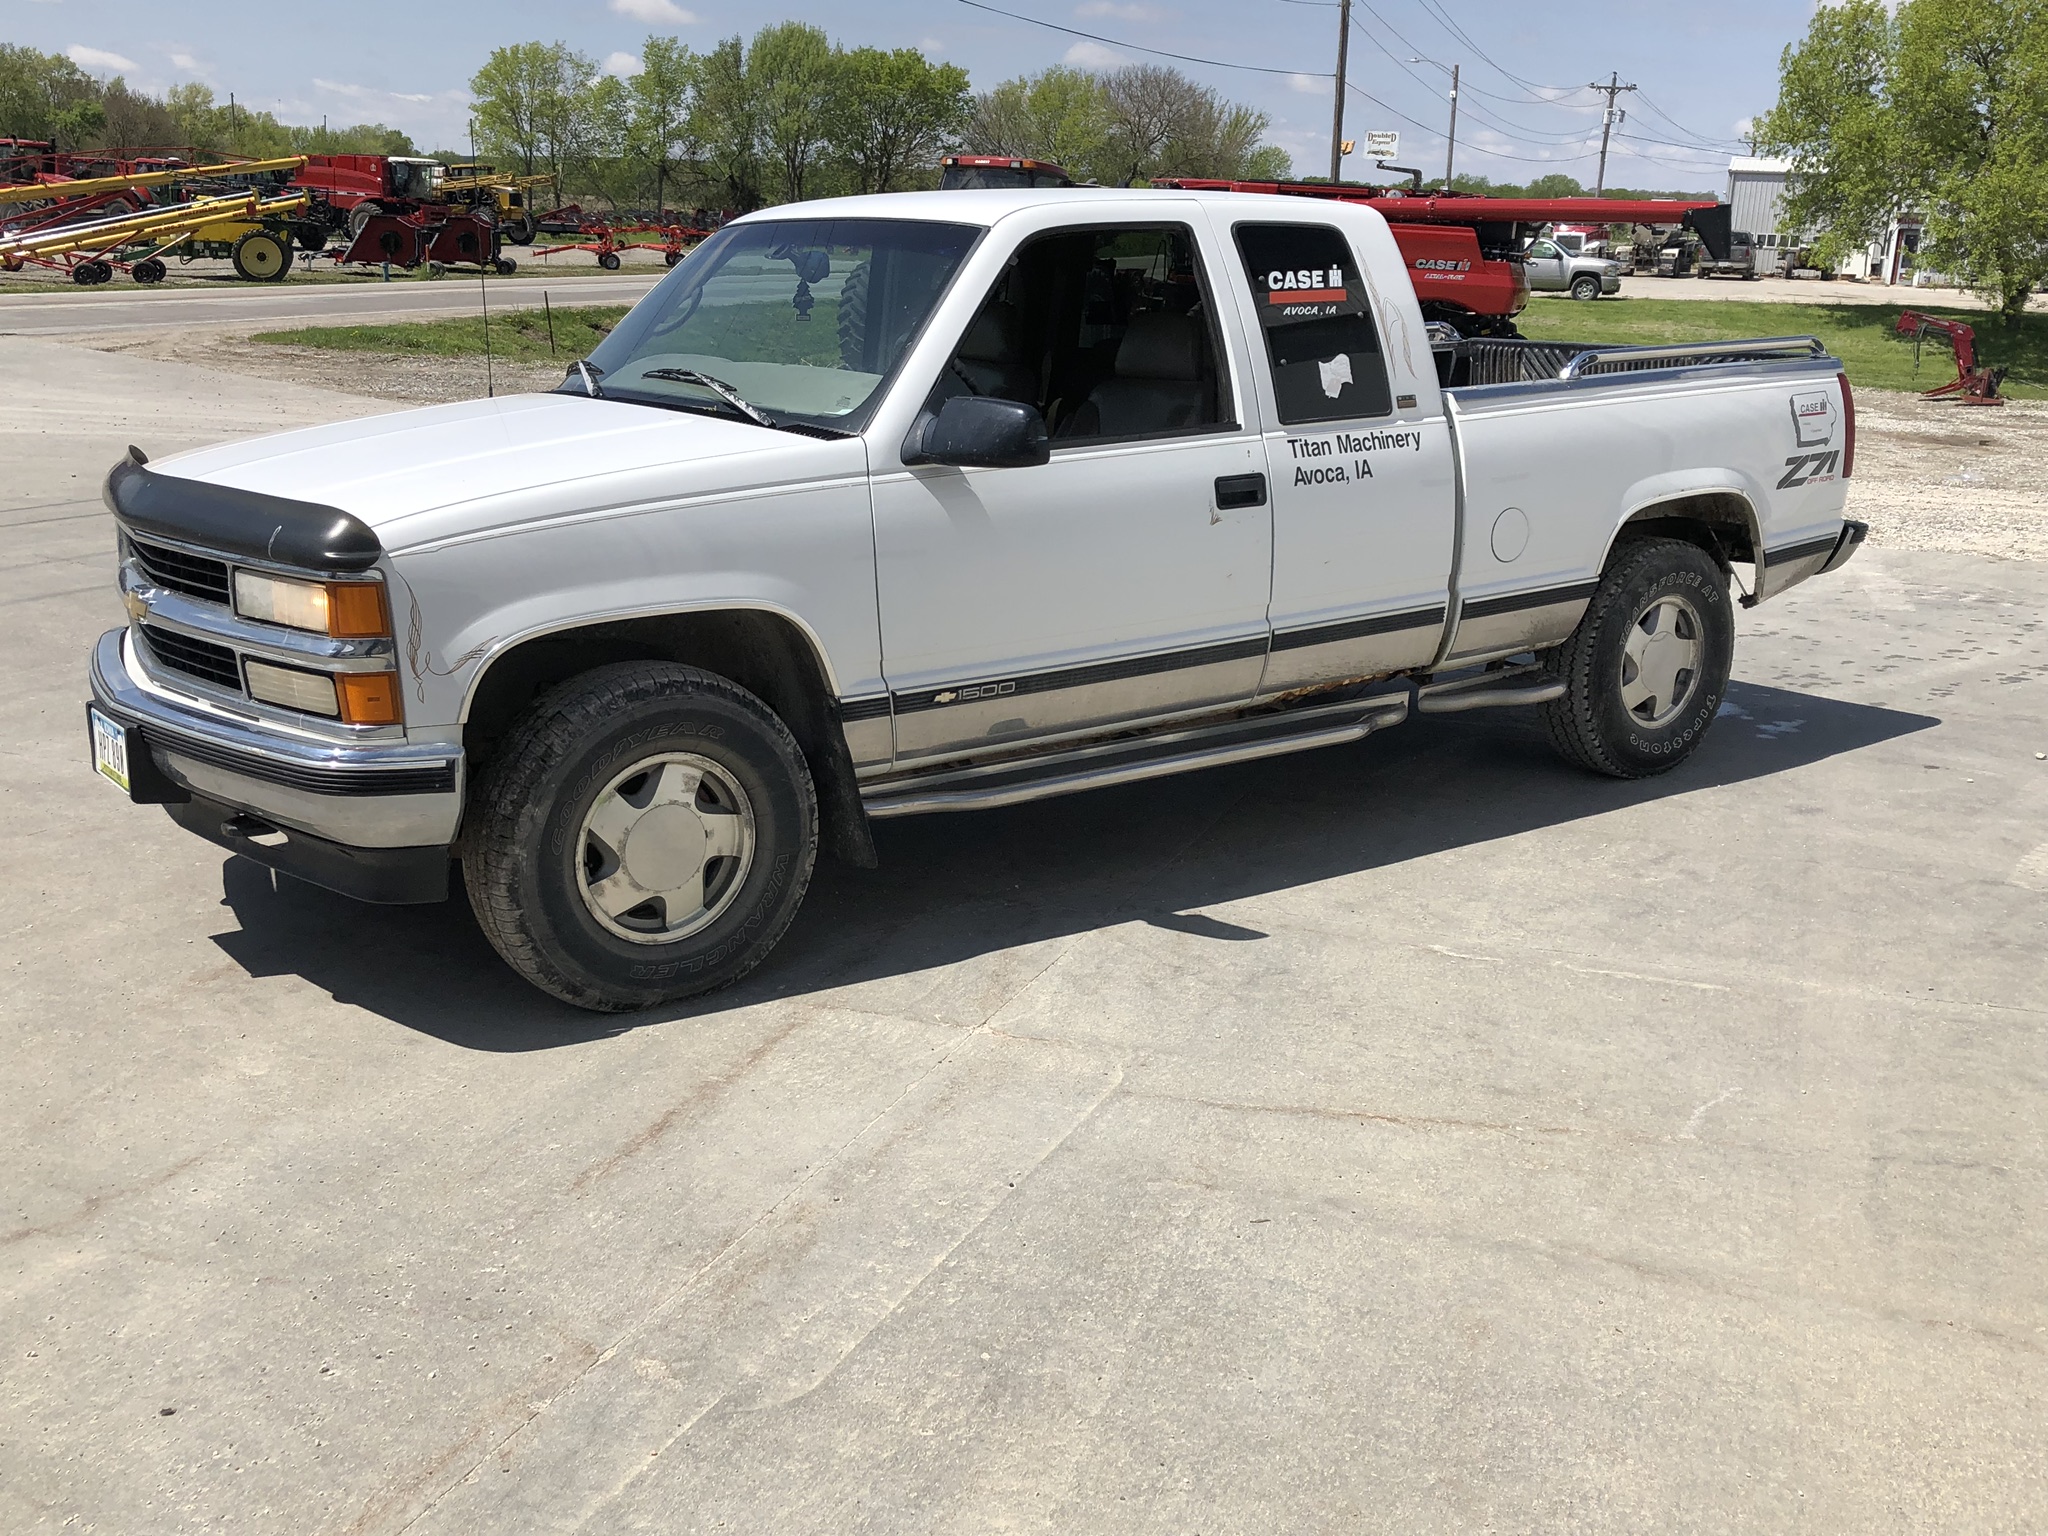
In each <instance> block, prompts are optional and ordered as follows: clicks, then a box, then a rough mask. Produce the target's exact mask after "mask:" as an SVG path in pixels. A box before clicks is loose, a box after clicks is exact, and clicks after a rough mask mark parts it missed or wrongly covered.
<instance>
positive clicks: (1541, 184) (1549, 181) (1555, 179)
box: [1519, 171, 1593, 197]
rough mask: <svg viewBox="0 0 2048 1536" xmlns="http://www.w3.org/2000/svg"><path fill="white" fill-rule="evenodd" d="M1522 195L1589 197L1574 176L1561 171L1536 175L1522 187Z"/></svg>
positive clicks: (1589, 194)
mask: <svg viewBox="0 0 2048 1536" xmlns="http://www.w3.org/2000/svg"><path fill="white" fill-rule="evenodd" d="M1519 195H1520V196H1522V197H1591V196H1592V195H1593V194H1592V193H1590V192H1588V191H1587V190H1586V189H1585V187H1584V185H1582V184H1581V183H1580V181H1579V179H1578V178H1577V177H1576V176H1567V175H1565V174H1564V172H1562V171H1552V172H1550V173H1549V174H1548V175H1547V176H1538V177H1537V178H1536V179H1535V180H1534V181H1532V182H1530V183H1529V185H1528V186H1526V187H1524V188H1522V190H1521V192H1520V194H1519Z"/></svg>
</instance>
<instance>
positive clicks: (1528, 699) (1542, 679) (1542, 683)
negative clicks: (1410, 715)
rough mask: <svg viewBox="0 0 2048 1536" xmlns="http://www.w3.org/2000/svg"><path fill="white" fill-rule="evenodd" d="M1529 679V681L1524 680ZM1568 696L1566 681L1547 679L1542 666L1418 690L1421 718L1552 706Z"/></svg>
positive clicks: (1490, 673) (1427, 685) (1493, 673)
mask: <svg viewBox="0 0 2048 1536" xmlns="http://www.w3.org/2000/svg"><path fill="white" fill-rule="evenodd" d="M1523 679H1527V681H1523ZM1563 697H1564V679H1563V678H1561V677H1547V676H1545V675H1544V672H1543V669H1542V668H1541V667H1527V666H1525V667H1511V668H1508V669H1506V670H1504V671H1495V672H1482V673H1480V674H1479V675H1478V676H1477V677H1455V678H1452V679H1451V680H1450V681H1449V682H1444V683H1424V684H1423V685H1422V686H1421V687H1419V688H1417V689H1416V690H1415V712H1416V713H1417V714H1418V715H1457V714H1463V713H1464V712H1465V711H1466V710H1468V709H1497V708H1500V707H1503V706H1508V705H1516V704H1548V703H1549V702H1550V701H1551V700H1552V699H1561V698H1563Z"/></svg>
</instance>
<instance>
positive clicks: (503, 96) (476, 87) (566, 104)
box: [469, 42, 598, 177]
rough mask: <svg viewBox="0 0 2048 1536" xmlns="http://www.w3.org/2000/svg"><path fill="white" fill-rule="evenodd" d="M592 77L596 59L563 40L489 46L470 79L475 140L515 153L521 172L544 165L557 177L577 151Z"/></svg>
mask: <svg viewBox="0 0 2048 1536" xmlns="http://www.w3.org/2000/svg"><path fill="white" fill-rule="evenodd" d="M597 77H598V70H597V61H596V60H595V59H593V58H591V57H590V56H589V55H587V54H582V53H578V52H577V51H576V50H575V49H573V48H571V47H570V46H569V45H568V44H567V43H559V42H558V43H515V44H513V45H512V46H510V47H508V48H494V49H492V50H491V56H490V57H489V58H488V59H486V60H485V61H484V66H483V68H482V69H479V70H478V71H477V72H476V74H475V75H473V76H472V77H471V78H470V82H469V89H470V94H471V95H473V96H474V97H475V98H476V133H477V139H478V142H479V144H480V145H482V146H487V147H488V148H489V149H490V151H491V153H492V154H493V155H497V156H505V157H513V158H517V160H518V161H519V166H520V170H521V171H522V172H523V173H524V174H526V175H533V174H535V173H537V172H542V171H545V172H549V173H552V174H553V175H555V176H558V177H559V176H560V175H561V174H562V170H563V166H564V164H565V163H566V162H567V161H568V160H570V159H571V158H573V157H574V156H575V155H576V154H577V153H578V152H579V146H580V144H581V142H582V139H583V136H584V133H585V124H584V122H583V118H582V114H583V113H584V111H585V110H586V109H587V108H588V106H589V102H590V90H591V87H592V85H593V84H594V82H595V81H596V80H597Z"/></svg>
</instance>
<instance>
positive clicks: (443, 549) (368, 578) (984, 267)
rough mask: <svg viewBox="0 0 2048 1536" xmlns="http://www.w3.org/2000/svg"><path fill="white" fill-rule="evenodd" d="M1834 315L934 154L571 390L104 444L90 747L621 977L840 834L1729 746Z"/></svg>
mask: <svg viewBox="0 0 2048 1536" xmlns="http://www.w3.org/2000/svg"><path fill="white" fill-rule="evenodd" d="M1854 452H1855V418H1854V411H1853V406H1852V404H1851V400H1850V395H1849V390H1848V386H1847V382H1846V380H1845V379H1844V378H1843V377H1842V375H1841V372H1840V368H1839V365H1838V364H1837V363H1836V362H1834V361H1833V360H1832V359H1830V358H1828V357H1827V356H1826V355H1825V354H1824V352H1823V350H1822V349H1821V348H1820V347H1819V346H1818V344H1816V343H1813V342H1811V341H1810V340H1808V339H1805V338H1796V339H1793V340H1789V341H1788V340H1772V341H1762V342H1751V343H1741V344H1735V345H1728V344H1722V345H1708V346H1699V347H1667V348H1652V349H1640V348H1639V349H1609V350H1597V349H1583V348H1560V347H1557V346H1556V345H1554V344H1543V343H1524V342H1509V341H1484V342H1454V341H1453V340H1452V339H1450V338H1447V337H1442V336H1440V335H1435V334H1432V333H1431V332H1429V331H1428V330H1426V329H1425V326H1424V323H1423V320H1422V316H1421V313H1420V311H1419V310H1418V308H1417V304H1416V298H1415V294H1414V291H1413V290H1412V288H1411V287H1410V285H1409V280H1408V277H1407V275H1406V273H1405V271H1404V269H1403V265H1402V260H1401V256H1400V253H1399V251H1398V250H1397V249H1396V248H1395V245H1394V242H1393V240H1392V238H1391V237H1390V236H1389V234H1388V231H1387V226H1386V224H1385V223H1384V222H1383V221H1382V219H1381V218H1380V216H1379V215H1378V214H1376V213H1373V212H1371V211H1370V210H1367V209H1362V208H1357V207H1351V206H1347V205H1343V204H1337V203H1328V204H1316V203H1310V202H1307V201H1306V200H1304V199H1302V198H1298V197H1258V196H1246V195H1242V194H1233V193H1185V192H1166V191H1149V192H1147V191H1120V190H1093V189H1038V190H1031V191H1017V192H993V191H991V192H940V193H929V194H910V195H898V196H888V197H875V198H854V199H846V200H841V201H834V202H825V203H813V204H804V205H798V206H792V207H783V208H776V209H771V210H769V211H767V212H764V213H760V214H755V215H752V216H750V217H748V218H745V219H741V220H739V221H737V222H735V223H733V224H731V225H728V226H727V227H726V228H725V229H723V230H721V231H720V232H719V233H718V234H717V235H715V236H713V237H712V238H711V239H709V240H707V241H706V242H705V243H704V244H703V245H702V246H701V247H699V248H698V250H697V251H696V252H695V253H694V254H692V255H691V256H690V257H689V258H688V259H687V260H686V261H684V262H683V263H682V264H681V265H680V266H679V267H678V268H677V269H676V270H675V271H674V272H672V273H671V274H670V275H669V276H668V277H667V278H666V280H664V281H663V282H662V283H661V284H660V285H659V286H658V287H656V288H655V289H654V290H653V291H652V292H651V293H650V294H649V295H648V296H647V297H646V298H645V299H643V300H642V301H641V302H640V303H639V305H637V306H636V307H635V308H634V309H633V311H632V312H631V313H630V314H629V315H628V316H626V318H625V319H624V320H623V321H621V322H620V324H619V325H618V327H617V328H616V329H615V330H614V331H613V332H612V333H611V334H610V336H609V337H608V338H607V339H606V340H605V341H604V342H603V344H602V345H600V346H599V347H598V349H597V350H596V352H595V353H593V354H592V355H591V357H590V358H589V359H588V360H587V362H584V363H578V364H576V365H573V366H572V367H571V368H570V369H569V371H568V377H567V379H566V380H565V382H564V384H563V385H562V387H561V388H560V389H558V390H556V391H554V392H553V393H549V394H537V395H520V396H514V397H508V398H500V399H496V400H474V401H470V402H468V403H466V404H460V405H449V406H438V407H433V408H430V409H425V410H414V411H405V412H400V413H397V414H394V415H388V416H382V417H375V418H371V419H367V420H359V421H349V422H343V423H339V424H336V425H333V426H327V427H319V428H314V429H311V430H306V431H297V432H290V433H286V434H283V435H281V436H275V437H268V438H260V439H255V440H252V441H247V442H241V443H235V444H232V445H229V446H225V447H219V448H212V449H206V450H203V451H200V452H195V453H188V454H184V455H182V456H179V457H177V458H174V459H166V460H164V461H162V462H159V463H150V462H148V461H147V459H146V458H145V456H144V455H143V454H142V453H141V452H140V451H131V453H130V455H129V457H128V458H127V459H126V460H124V461H123V462H122V463H121V464H119V465H117V466H116V467H115V469H114V470H113V472H112V474H111V475H110V477H109V479H108V482H107V492H106V499H107V502H108V505H109V506H110V507H111V508H112V510H113V513H114V517H115V520H116V525H117V528H118V533H119V543H120V587H121V593H122V597H123V599H124V601H125V603H126V605H127V610H128V616H129V619H130V622H129V624H128V625H127V626H126V627H125V628H122V629H117V630H114V631H112V632H111V633H109V634H107V635H106V636H104V637H103V638H102V639H101V641H100V642H99V646H98V648H97V650H96V652H95V654H94V656H93V659H92V668H91V677H92V694H93V698H92V702H91V705H90V709H89V727H90V734H91V742H92V751H93V755H94V760H95V764H96V766H97V767H98V769H99V770H100V771H101V772H102V773H104V774H106V775H107V776H108V777H110V778H112V779H113V780H114V781H115V782H116V783H117V784H120V785H121V786H122V787H123V788H125V789H126V790H127V792H128V795H129V798H130V799H132V800H134V801H137V802H141V803H146V804H149V803H153V804H162V805H165V806H166V807H167V808H168V810H169V812H170V814H171V815H172V816H173V817H174V818H175V819H176V820H177V821H178V822H179V823H181V824H182V825H183V826H185V827H187V828H188V829H190V830H191V831H193V832H195V833H198V834H199V835H200V836H202V837H205V838H208V839H210V840H212V841H213V842H215V843H217V844H220V845H222V846H224V847H227V848H230V849H233V850H234V851H236V852H238V853H241V854H244V855H246V856H247V857H249V858H252V859H256V860H260V861H262V862H263V863H265V864H267V865H270V866H271V867H273V868H275V869H277V870H280V871H283V872H286V873H289V874H291V875H294V876H297V877H298V878H301V879H304V880H309V881H312V882H314V883H317V884H320V885H324V886H327V887H329V888H331V889H334V890H337V891H341V892H344V893H347V894H349V895H353V896H357V897H360V898H362V899H365V900H369V901H382V902H419V901H434V900H440V899H443V898H445V897H446V895H447V893H448V889H449V875H450V866H451V863H453V862H459V863H460V866H461V873H462V881H463V884H464V885H465V886H466V888H467V890H468V894H469V899H470V901H471V903H472V905H473V906H474V908H475V911H476V915H477V919H478V921H479V922H480V923H481V925H482V927H483V930H484V932H485V933H486V934H487V935H488V936H489V937H490V940H491V942H492V943H493V944H494V945H495V946H496V947H497V949H498V950H499V952H500V953H501V954H502V955H503V956H504V957H505V959H506V960H507V961H508V962H510V964H511V965H512V966H513V967H514V968H515V969H516V970H518V971H519V972H520V973H521V974H522V975H524V976H525V977H527V978H528V979H529V980H530V981H532V982H533V983H534V984H535V985H537V986H539V987H541V988H543V989H544V990H546V991H547V992H549V993H552V994H553V995H555V996H556V997H559V998H562V999H565V1000H567V1001H568V1002H571V1003H575V1004H578V1005H581V1006H584V1007H588V1008H598V1009H626V1008H636V1007H642V1006H648V1005H652V1004H655V1003H658V1002H662V1001H665V1000H669V999H674V998H678V997H682V996H687V995H690V994H693V993H698V992H703V991H706V990H709V989H711V988H714V987H718V986H722V985H724V984H726V983H729V982H731V981H733V980H734V979H735V978H737V977H739V976H741V975H743V974H745V973H746V972H747V971H748V970H749V969H751V968H752V967H753V966H754V965H756V964H758V963H759V962H760V961H761V959H762V958H763V957H764V956H765V955H766V954H767V953H768V951H769V950H770V949H771V948H772V947H773V946H774V945H775V943H776V941H777V940H778V939H779V938H780V937H781V936H782V934H783V932H784V930H785V929H786V928H787V927H788V925H789V923H790V921H791V919H792V917H793V916H794V914H795V912H796V909H797V906H798V903H799V902H800V901H801V900H802V898H803V894H804V890H805V887H806V885H807V883H808V881H809V879H810V874H811V868H812V862H813V858H814V856H815V853H816V850H817V848H818V845H819V843H820V841H821V839H822V841H823V842H824V844H825V846H826V848H827V849H828V850H829V851H833V852H836V853H838V854H840V855H841V856H843V857H846V858H849V859H852V860H855V861H858V862H865V863H872V862H873V859H874V852H873V845H872V842H871V839H870V831H869V823H870V822H871V821H872V820H873V819H874V818H877V817H888V816H904V815H912V814H917V813H921V812H935V811H960V810H974V809H977V808H982V807H990V806H1001V805H1009V804H1014V803H1017V802H1020V801H1025V800H1031V799H1035V798H1039V797H1042V796H1048V795H1056V794H1063V793H1068V792H1073V791H1078V790H1087V789H1091V788H1095V787H1097V786H1101V785H1108V784H1118V783H1127V782H1130V781H1134V780H1139V779H1145V778H1150V777H1156V776H1160V775H1164V774H1170V773H1177V772H1181V771H1185V770H1190V769H1199V768H1202V767H1205V766H1208V765H1211V764H1217V763H1227V762H1240V761H1244V760H1247V759H1253V758H1260V757H1268V756H1273V755H1276V754H1280V753H1285V752H1292V751H1297V750H1300V749H1303V748H1309V747H1316V746H1322V745H1326V744H1330V743H1336V742H1346V741H1353V740H1356V739H1358V738H1360V737H1363V736H1365V735H1367V734H1368V733H1370V732H1373V731H1377V730H1380V729H1383V728H1385V727H1388V726H1391V725H1394V724H1396V723H1398V722H1400V721H1401V720H1403V719H1405V718H1406V717H1407V716H1408V715H1409V714H1411V713H1423V714H1428V713H1434V712H1442V711H1450V710H1462V709H1471V708H1478V707H1481V706H1490V705H1523V706H1532V707H1535V708H1538V709H1540V710H1541V711H1542V712H1543V715H1544V717H1545V719H1546V720H1547V722H1548V728H1549V732H1550V735H1551V737H1552V739H1553V740H1554V741H1555V742H1556V744H1557V746H1558V748H1559V749H1560V750H1561V751H1562V752H1563V753H1564V754H1565V755H1566V756H1567V757H1568V758H1570V759H1571V760H1573V761H1574V762H1577V763H1580V764H1583V765H1584V766H1586V767H1587V768H1590V769H1593V770H1595V771H1598V772H1602V773H1607V774H1614V775H1619V776H1623V777H1630V776H1636V775H1642V774H1650V773H1657V772H1661V771H1663V770H1665V769H1668V768H1670V767H1672V766H1673V765H1675V764H1677V763H1678V762H1680V761H1682V760H1683V759H1684V758H1685V757H1686V756H1687V755H1688V754H1690V753H1691V752H1692V751H1693V750H1694V749H1695V748H1697V747H1698V746H1699V744H1700V741H1701V738H1702V737H1703V736H1704V735H1705V733H1706V731H1707V729H1708V727H1709V726H1710V725H1711V724H1712V722H1713V719H1714V716H1715V713H1716V710H1717V709H1718V707H1719V705H1720V702H1721V696H1722V692H1723V689H1724V687H1725V685H1726V683H1727V679H1728V675H1729V666H1730V661H1731V656H1732V649H1733V625H1732V614H1731V611H1730V588H1731V585H1733V586H1735V587H1736V588H1737V590H1738V591H1739V592H1740V593H1741V595H1742V597H1743V600H1744V601H1745V602H1755V601H1759V600H1761V599H1764V598H1768V597H1774V596H1776V595H1777V594H1779V593H1781V592H1783V591H1784V590H1785V589H1786V588H1788V587H1790V586H1792V585H1794V584H1795V583H1797V582H1799V581H1803V580H1804V579H1805V578H1807V577H1809V576H1812V575H1814V574H1815V573H1817V572H1820V571H1825V570H1830V569H1832V568H1833V567H1835V566H1837V565H1839V564H1841V563H1842V562H1843V561H1844V560H1846V559H1847V558H1848V557H1849V556H1850V555H1851V554H1852V553H1853V552H1854V550H1855V549H1856V547H1857V545H1858V543H1859V542H1860V541H1861V539H1862V537H1863V533H1864V529H1863V527H1862V525H1860V524H1857V523H1854V522H1846V521H1845V520H1844V519H1843V516H1842V512H1843V503H1844V498H1845V494H1846V482H1847V480H1848V478H1849V474H1850V470H1851V468H1852V463H1853V458H1854Z"/></svg>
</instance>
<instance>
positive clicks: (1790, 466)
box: [1778, 448, 1842, 491]
mask: <svg viewBox="0 0 2048 1536" xmlns="http://www.w3.org/2000/svg"><path fill="white" fill-rule="evenodd" d="M1841 457H1842V451H1841V450H1840V449H1839V448H1830V449H1829V450H1828V451H1827V452H1826V453H1795V454H1793V455H1792V457H1791V458H1789V459H1787V460H1786V461H1785V475H1784V478H1783V479H1781V480H1780V481H1779V482H1778V489H1779V490H1781V491H1790V490H1796V489H1798V488H1799V487H1800V486H1802V485H1817V484H1820V483H1822V482H1824V481H1828V480H1832V479H1834V478H1835V464H1836V461H1837V460H1839V459H1840V458H1841Z"/></svg>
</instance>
